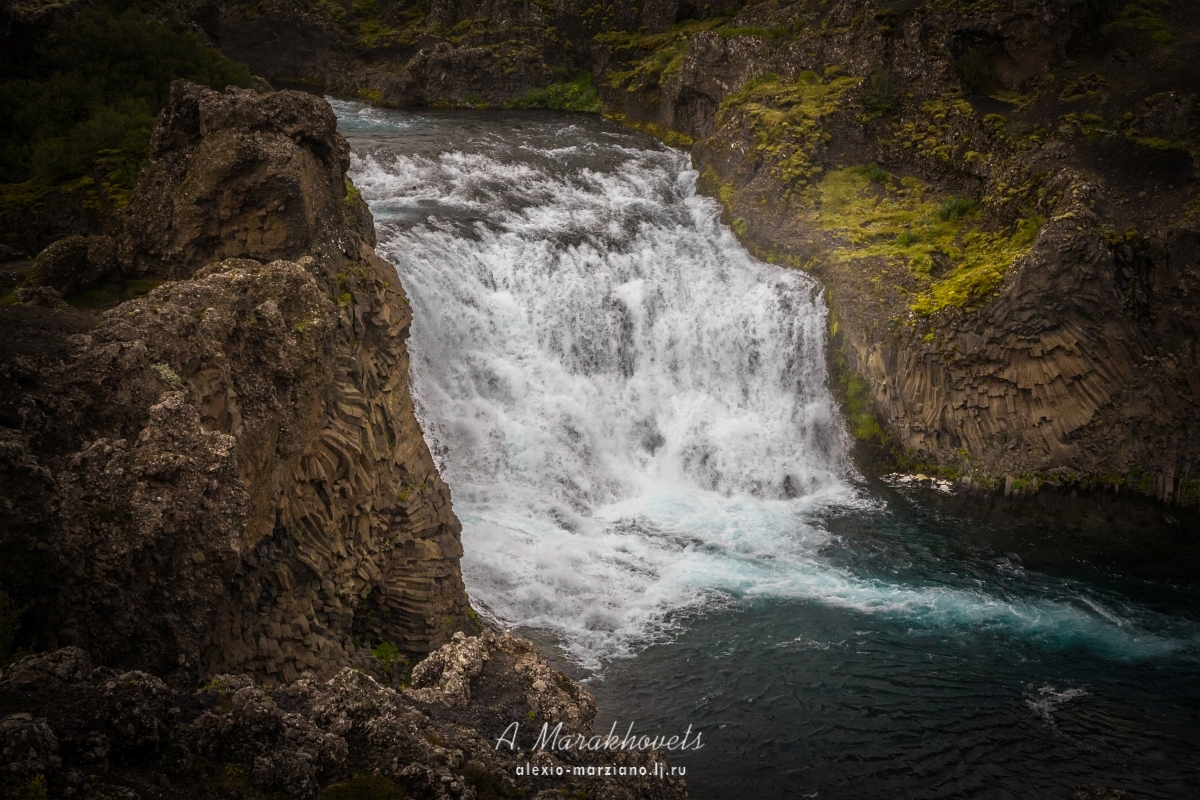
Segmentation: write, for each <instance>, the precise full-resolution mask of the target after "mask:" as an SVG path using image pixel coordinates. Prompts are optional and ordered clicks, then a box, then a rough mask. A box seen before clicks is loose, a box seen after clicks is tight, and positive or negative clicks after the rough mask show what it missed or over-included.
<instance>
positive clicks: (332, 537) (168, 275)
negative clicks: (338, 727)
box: [0, 84, 475, 682]
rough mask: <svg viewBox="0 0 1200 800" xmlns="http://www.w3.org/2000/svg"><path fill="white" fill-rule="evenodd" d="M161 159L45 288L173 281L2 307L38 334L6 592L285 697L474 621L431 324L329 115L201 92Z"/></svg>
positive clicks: (2, 459)
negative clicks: (88, 278) (115, 299)
mask: <svg viewBox="0 0 1200 800" xmlns="http://www.w3.org/2000/svg"><path fill="white" fill-rule="evenodd" d="M154 143H155V144H154V158H153V160H152V162H151V164H150V167H149V168H148V169H147V171H146V173H145V174H144V176H143V178H144V179H143V182H142V183H141V184H140V185H139V188H138V191H137V193H136V196H135V198H134V200H133V202H132V203H131V206H130V211H129V213H128V215H127V217H126V218H125V219H123V220H122V221H121V222H120V224H119V225H118V226H116V227H115V228H114V229H113V230H112V231H111V233H110V236H109V237H108V238H106V239H104V240H102V241H100V243H99V244H103V245H105V247H101V246H99V244H97V243H96V242H94V241H93V239H96V238H98V237H92V238H89V239H86V240H85V239H77V240H68V241H67V242H65V243H63V244H62V245H61V246H59V247H57V248H51V252H50V253H49V254H48V255H46V256H45V257H44V258H43V260H42V261H39V262H38V266H36V267H35V273H36V272H37V271H38V270H40V269H41V267H42V266H43V262H45V264H46V265H48V266H47V267H46V269H45V270H43V271H44V272H45V274H46V275H47V276H48V277H47V280H46V283H48V284H52V285H59V286H62V285H63V283H62V281H60V280H59V278H58V277H57V276H59V275H63V274H66V275H68V276H70V275H78V274H80V272H81V270H84V269H85V268H87V266H88V265H90V264H92V262H93V260H94V259H93V258H92V254H93V251H95V252H99V253H111V252H113V251H115V252H116V253H117V254H118V255H117V256H115V257H114V258H113V259H112V260H115V264H116V266H112V267H109V269H110V271H111V272H112V273H113V274H115V275H117V276H134V275H136V276H143V277H148V278H154V279H157V280H165V282H164V283H162V285H160V286H158V287H157V288H155V289H153V290H152V291H151V292H150V293H149V294H147V295H145V296H143V297H140V298H138V299H136V300H132V301H129V302H126V303H124V304H122V305H119V306H117V307H116V308H113V309H111V310H110V311H107V312H104V313H103V314H102V315H101V316H99V317H98V318H96V317H83V316H81V315H80V314H79V313H78V312H74V311H73V310H70V309H66V310H64V309H63V308H61V307H52V308H41V309H38V308H33V307H28V306H17V307H6V308H5V309H4V310H3V311H2V312H0V313H3V314H5V315H7V316H8V317H9V318H10V319H11V322H12V323H13V324H14V325H15V326H19V330H20V333H19V335H17V336H15V337H10V338H9V339H7V340H6V341H4V342H3V343H0V382H2V384H3V386H2V394H0V397H2V398H3V401H2V403H0V483H3V485H4V486H5V487H6V490H7V497H6V502H5V503H4V504H3V505H0V584H2V585H3V586H4V588H5V590H6V591H7V592H8V593H9V594H10V595H12V596H13V598H14V600H15V601H16V602H17V603H19V604H21V605H28V606H29V611H28V612H27V613H26V616H25V617H24V619H23V624H24V630H25V632H26V635H28V636H31V637H32V639H31V641H32V642H33V643H36V644H37V645H39V646H43V647H44V646H47V645H49V646H52V647H53V646H60V645H66V644H71V645H79V646H83V647H86V648H87V649H88V650H89V651H90V652H91V653H92V654H93V655H94V656H95V657H96V658H97V659H98V660H99V661H101V662H102V663H105V664H108V665H111V666H121V667H125V668H143V669H149V670H151V671H154V672H156V673H158V674H162V675H164V676H177V677H179V678H180V679H188V678H192V677H196V676H204V675H210V674H214V673H216V672H228V671H235V672H246V673H250V674H254V675H257V676H259V677H260V678H265V679H268V680H272V681H277V682H278V681H290V680H295V679H296V678H297V677H298V676H299V675H301V674H302V673H311V674H313V675H317V676H327V675H330V674H332V673H333V672H334V671H336V670H337V669H338V668H339V667H341V666H344V665H347V664H351V663H357V664H361V665H364V666H367V667H371V666H372V665H374V666H375V667H378V666H379V664H378V662H376V661H375V660H374V659H372V658H370V656H369V655H368V653H367V652H366V649H365V648H369V647H372V646H374V645H376V644H379V643H381V642H385V641H387V642H391V643H392V644H394V645H395V646H396V647H397V648H399V650H400V652H401V653H406V654H411V655H419V654H423V653H425V652H428V651H429V650H430V649H434V648H436V647H437V646H439V645H440V644H442V643H443V642H445V641H447V640H448V638H449V636H450V634H451V633H452V632H453V631H454V630H455V629H466V630H471V631H473V630H475V623H474V622H473V621H472V619H471V618H469V616H468V613H467V612H468V610H469V608H468V606H467V601H466V596H465V592H464V589H463V585H462V579H461V576H460V573H459V567H458V559H459V557H460V555H461V545H460V543H459V532H460V530H461V528H460V526H459V523H458V520H457V519H456V518H455V516H454V514H453V511H452V510H451V508H450V497H449V490H448V489H447V487H446V486H445V484H444V483H443V482H442V480H441V478H440V477H439V476H438V474H437V471H436V469H435V468H434V465H433V461H432V459H431V457H430V455H429V451H428V448H427V446H426V444H425V441H424V439H423V437H422V434H421V431H420V428H419V426H418V425H417V421H416V418H415V416H414V415H413V408H412V400H411V397H410V396H409V393H408V353H407V350H406V348H405V340H406V338H407V335H408V329H409V324H410V322H411V318H412V316H411V311H410V309H409V306H408V302H407V299H406V298H405V297H404V292H403V288H402V287H401V286H400V284H399V281H398V279H397V277H396V274H395V270H394V269H393V268H392V267H391V266H390V265H388V264H387V263H386V262H383V261H382V260H381V259H379V258H378V257H377V256H375V254H374V252H373V251H372V249H371V244H372V242H373V241H374V233H373V227H372V224H371V219H370V212H369V211H367V210H366V208H365V205H363V204H362V201H361V199H359V198H358V196H357V193H351V192H349V191H348V188H347V184H346V179H345V169H346V166H347V164H348V155H347V152H348V150H347V146H346V143H345V141H344V140H343V139H342V138H341V136H340V135H338V134H337V132H336V129H335V120H334V117H333V115H332V112H331V111H330V109H329V107H328V105H327V104H325V103H324V102H323V101H321V100H320V99H319V98H314V97H311V96H308V95H303V94H300V93H294V92H281V93H278V94H275V95H268V96H265V97H264V96H259V95H256V94H254V93H251V92H242V91H237V90H234V91H230V92H227V93H217V92H212V91H209V90H207V89H202V88H200V87H195V86H191V85H187V84H177V85H176V86H175V87H174V89H173V100H172V103H171V105H170V106H169V107H168V109H167V110H166V111H165V112H164V114H163V116H162V118H161V119H160V124H159V126H158V128H157V130H156V132H155V137H154ZM60 251H61V252H60ZM52 256H53V258H51V257H52ZM62 264H66V265H67V267H70V269H68V268H66V267H62V268H60V266H61V265H62ZM81 264H82V265H83V266H82V267H81V266H80V265H81ZM72 270H73V271H72ZM63 280H74V279H73V278H70V277H68V278H66V279H63ZM64 288H65V287H64ZM26 291H31V290H26ZM38 291H45V292H53V290H52V289H50V288H48V287H47V288H42V289H39V290H38ZM356 642H357V644H356Z"/></svg>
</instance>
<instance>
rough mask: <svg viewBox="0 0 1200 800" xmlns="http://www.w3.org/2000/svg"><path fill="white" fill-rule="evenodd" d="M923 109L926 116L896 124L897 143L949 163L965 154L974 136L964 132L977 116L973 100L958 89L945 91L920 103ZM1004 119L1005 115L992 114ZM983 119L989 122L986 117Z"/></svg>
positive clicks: (930, 157)
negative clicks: (970, 101)
mask: <svg viewBox="0 0 1200 800" xmlns="http://www.w3.org/2000/svg"><path fill="white" fill-rule="evenodd" d="M921 110H922V111H924V112H925V114H926V115H928V116H926V117H924V118H922V119H915V118H914V119H912V120H909V121H908V122H904V123H900V124H898V125H896V126H895V128H894V130H895V139H894V143H895V144H897V145H899V146H900V147H901V148H903V149H905V150H910V149H911V150H916V151H917V154H918V155H920V156H922V157H924V158H928V159H930V160H935V161H940V162H942V163H943V164H950V163H953V162H955V161H956V160H957V158H956V156H957V157H961V158H966V155H965V153H964V154H961V155H960V154H959V151H960V150H964V149H965V148H966V147H968V146H969V145H970V143H971V140H970V139H969V138H968V137H966V136H963V135H961V132H962V131H963V130H964V129H966V128H967V127H968V125H969V124H970V122H971V121H972V120H974V119H975V109H973V108H972V107H971V104H970V103H968V102H967V101H966V100H964V99H963V98H962V97H961V96H959V95H958V94H956V93H953V92H949V93H946V94H943V95H942V96H941V97H939V98H937V99H936V100H929V101H927V102H925V103H922V104H921ZM989 117H995V118H996V119H997V120H999V121H1000V122H1001V123H1003V122H1004V117H1001V116H1000V115H999V114H991V115H989ZM984 122H985V123H986V122H987V118H985V120H984Z"/></svg>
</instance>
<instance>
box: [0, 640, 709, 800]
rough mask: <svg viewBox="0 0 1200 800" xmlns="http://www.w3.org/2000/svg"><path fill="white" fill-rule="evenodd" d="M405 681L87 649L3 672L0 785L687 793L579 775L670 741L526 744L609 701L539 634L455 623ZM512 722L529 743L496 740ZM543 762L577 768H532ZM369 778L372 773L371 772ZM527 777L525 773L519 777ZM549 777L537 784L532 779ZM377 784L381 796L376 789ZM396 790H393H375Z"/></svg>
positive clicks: (582, 730)
mask: <svg viewBox="0 0 1200 800" xmlns="http://www.w3.org/2000/svg"><path fill="white" fill-rule="evenodd" d="M422 664H423V665H424V664H428V665H429V666H419V667H418V669H419V670H421V674H422V680H423V681H424V682H425V683H428V684H429V685H428V686H425V687H424V688H419V689H403V690H400V691H397V690H394V689H391V688H387V687H384V686H381V685H380V684H379V683H377V682H376V681H375V680H374V679H373V678H371V677H370V676H368V675H366V674H365V673H363V672H361V671H359V670H354V669H342V670H340V671H338V672H337V673H336V674H335V675H334V676H333V677H332V678H331V679H328V680H316V679H313V678H303V679H300V680H297V681H295V682H293V683H291V684H288V685H286V686H281V687H276V688H273V689H272V688H265V687H263V686H262V685H260V684H256V683H255V682H254V681H253V680H252V679H251V678H249V677H247V676H244V675H237V674H223V675H217V676H215V677H213V678H212V680H211V681H210V682H209V683H208V684H207V685H206V686H205V687H204V688H202V689H199V690H191V689H175V688H171V687H169V686H167V685H166V684H164V683H163V682H162V681H160V680H158V679H157V678H154V677H153V676H150V675H147V674H145V673H141V672H122V671H119V670H113V669H108V668H93V666H92V664H91V662H90V659H89V658H88V656H87V654H86V653H85V652H83V651H82V650H79V649H78V648H65V649H62V650H58V651H55V652H51V653H45V654H41V655H37V656H28V657H26V658H24V659H22V660H21V661H18V662H17V663H15V664H13V665H11V666H9V667H7V668H6V669H4V670H0V787H2V788H8V787H13V788H15V787H17V786H20V785H21V784H22V783H23V782H24V781H26V780H28V779H29V778H30V777H32V776H36V775H39V774H40V775H43V776H45V778H46V779H47V781H48V784H49V785H48V788H49V789H50V791H51V792H52V794H51V796H59V795H61V793H62V792H63V791H64V790H65V789H66V788H68V787H72V788H73V789H74V791H75V793H80V792H81V793H82V794H83V796H95V797H107V796H126V794H125V793H124V792H127V791H128V790H129V789H131V788H132V789H134V790H136V791H137V792H138V793H139V795H140V796H143V797H153V798H167V797H177V798H200V797H213V796H214V793H217V794H216V796H231V797H258V796H261V795H263V794H269V793H277V794H278V795H280V796H285V797H289V798H297V800H308V799H309V798H315V797H317V796H318V794H319V793H320V791H321V789H322V788H323V787H327V786H329V785H330V784H336V783H341V782H345V781H347V780H348V779H351V776H354V775H358V776H363V775H366V776H371V775H373V776H374V778H373V779H372V780H373V781H374V784H375V786H376V787H377V788H378V787H379V786H383V787H388V788H390V790H391V791H392V792H396V791H397V790H402V791H403V792H405V793H406V794H405V796H407V797H412V798H430V800H432V798H464V800H466V799H469V798H479V797H516V796H519V790H521V789H523V790H526V791H528V789H529V788H534V789H535V791H537V792H538V794H537V796H538V797H542V796H553V797H562V796H573V795H574V796H579V795H581V794H584V793H586V796H588V797H608V798H630V799H632V798H647V800H649V799H650V798H655V799H658V800H673V799H674V798H683V797H686V796H687V794H686V789H685V788H684V785H683V782H682V781H680V780H678V779H674V778H670V779H665V780H663V779H659V778H657V777H652V778H628V777H626V778H617V777H595V776H593V777H588V776H586V775H581V776H579V777H576V776H575V774H574V773H575V768H576V767H580V766H583V767H586V766H587V765H596V764H604V765H620V766H625V767H647V768H648V770H650V771H652V770H653V768H654V765H655V764H656V763H662V756H661V755H660V754H658V753H646V754H643V753H639V752H630V751H616V752H611V753H604V752H599V753H596V752H592V751H586V750H585V751H580V750H579V749H577V748H576V749H572V750H554V751H547V752H540V753H538V754H536V755H534V756H531V755H530V754H529V753H528V751H527V750H524V751H523V750H522V749H520V747H525V748H528V747H530V746H532V745H533V744H534V742H535V740H536V733H534V734H526V732H525V729H532V730H534V731H539V730H540V729H541V727H542V725H543V724H544V723H549V726H550V729H554V728H555V726H557V725H558V723H560V722H561V723H562V729H561V735H562V736H564V737H566V736H579V735H582V736H585V737H592V736H593V735H594V734H593V731H592V721H593V718H594V716H595V701H593V700H592V698H591V696H590V695H589V694H588V693H587V692H586V691H584V690H583V689H582V688H581V687H580V686H579V685H578V684H577V683H574V682H573V681H571V680H570V679H568V678H567V677H566V676H565V675H563V674H562V673H559V672H555V671H553V670H551V669H550V668H549V667H548V666H547V665H546V662H545V661H544V660H543V659H542V658H541V656H540V655H538V653H537V651H536V650H535V649H534V647H533V646H532V645H531V644H529V643H528V642H525V641H522V640H520V639H514V638H513V637H511V636H509V635H507V634H503V635H497V634H494V633H492V632H490V631H488V632H485V633H484V634H482V635H481V636H479V637H465V636H463V635H462V634H461V633H460V634H457V635H456V636H455V638H454V640H453V641H452V642H450V643H449V644H447V645H445V646H443V647H442V648H440V649H439V650H437V651H435V652H434V653H433V654H432V655H431V656H430V657H429V658H428V659H427V661H426V662H422ZM513 722H519V723H520V724H521V726H522V733H521V734H520V735H519V736H518V743H519V745H520V747H518V749H515V750H513V749H510V748H508V747H507V746H501V747H497V746H496V742H497V740H498V739H499V738H500V737H501V736H502V735H503V734H504V732H505V730H506V729H507V728H508V727H509V726H510V725H511V723H513ZM527 760H532V761H533V762H534V763H537V764H538V765H539V766H542V767H547V768H550V769H552V770H554V771H555V772H557V768H558V767H563V772H564V775H563V777H558V776H557V775H555V776H553V777H548V778H540V779H521V778H519V777H517V775H516V767H517V766H518V765H519V764H524V763H525V762H526V761H527ZM358 780H359V781H360V782H361V781H362V780H363V778H361V777H360V778H359V779H358ZM518 781H521V783H520V784H519V783H518ZM534 781H536V782H534ZM363 796H368V795H363ZM369 796H391V795H385V794H380V795H369Z"/></svg>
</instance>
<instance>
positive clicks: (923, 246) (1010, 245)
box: [813, 167, 1044, 316]
mask: <svg viewBox="0 0 1200 800" xmlns="http://www.w3.org/2000/svg"><path fill="white" fill-rule="evenodd" d="M871 174H872V170H871V168H870V167H852V168H850V169H843V170H838V171H836V172H831V173H829V175H827V176H826V177H825V179H824V180H823V181H821V183H820V185H819V187H818V197H817V199H816V206H815V208H814V212H813V213H814V216H815V221H816V224H817V225H819V226H820V227H821V228H823V229H825V230H828V231H832V232H836V233H837V234H839V238H840V239H841V242H842V244H841V246H839V247H837V248H836V249H834V250H833V252H832V253H831V254H830V256H831V258H833V259H836V260H840V261H858V260H861V259H866V258H873V257H874V258H883V259H885V260H886V261H888V262H894V263H900V264H903V265H905V266H907V267H908V269H909V271H910V273H911V275H912V277H913V279H914V281H915V282H916V284H917V286H918V287H919V291H918V292H917V293H916V295H915V296H914V298H913V300H912V302H911V304H910V307H911V309H912V311H913V312H914V313H916V314H917V315H918V316H928V315H930V314H933V313H936V312H938V311H940V310H942V309H944V308H948V307H955V308H972V307H974V306H976V305H978V304H979V303H981V302H982V301H983V300H984V298H986V297H987V296H988V295H990V294H991V293H992V292H993V291H995V289H996V287H997V286H999V285H1000V281H1001V280H1003V278H1004V274H1005V272H1006V271H1007V270H1008V267H1009V266H1011V265H1012V263H1013V262H1014V261H1015V260H1016V259H1017V258H1019V257H1021V256H1023V255H1025V254H1026V253H1027V252H1029V249H1030V247H1031V246H1032V244H1033V241H1034V239H1035V238H1036V237H1037V234H1038V231H1039V230H1040V229H1041V226H1042V223H1043V222H1044V219H1043V218H1042V217H1040V216H1038V215H1036V214H1033V213H1028V214H1026V215H1025V216H1024V217H1023V218H1022V219H1020V220H1019V221H1018V222H1017V223H1016V224H1015V225H1014V226H1013V228H1012V229H1011V230H1009V231H1000V232H989V231H986V230H984V229H983V227H982V224H981V219H980V217H981V214H980V206H979V204H978V203H977V202H976V201H974V200H969V199H962V198H949V199H947V200H945V201H943V202H940V203H939V202H937V201H935V200H932V199H927V198H926V197H925V190H924V187H923V186H922V184H921V182H920V181H918V180H917V179H915V178H903V179H900V180H895V179H890V180H889V181H887V183H886V184H882V185H881V184H879V183H874V184H873V183H872V180H871V177H870V176H871Z"/></svg>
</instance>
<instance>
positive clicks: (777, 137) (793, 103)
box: [717, 71, 862, 194]
mask: <svg viewBox="0 0 1200 800" xmlns="http://www.w3.org/2000/svg"><path fill="white" fill-rule="evenodd" d="M861 82H862V79H861V78H856V77H850V76H838V77H834V78H831V79H830V80H829V81H822V80H821V78H820V77H819V76H818V75H817V74H816V73H814V72H807V71H806V72H802V73H800V76H799V77H798V78H796V80H794V81H789V80H786V79H784V78H781V77H779V76H778V75H764V76H763V77H761V78H755V79H753V80H750V81H747V83H746V84H745V86H743V87H742V88H741V90H740V91H738V92H736V93H735V94H733V95H731V96H730V97H728V98H727V99H726V100H725V101H724V102H723V103H721V108H720V110H719V111H718V115H717V126H718V127H721V126H723V125H725V124H729V123H736V122H739V121H744V122H745V123H747V124H748V125H749V127H750V130H751V131H752V132H753V133H754V140H755V141H754V155H755V156H756V158H757V160H758V161H759V162H760V163H771V164H772V165H773V167H772V168H773V172H774V174H775V176H776V177H777V178H779V180H780V181H782V182H783V184H784V185H785V186H786V187H787V190H788V192H789V194H790V193H791V192H793V191H795V190H797V189H800V188H803V187H805V186H808V185H809V184H810V183H811V182H813V181H814V180H815V179H816V177H817V176H818V175H819V174H820V173H821V167H819V166H817V165H816V164H814V163H813V159H812V156H813V153H814V151H815V150H816V149H817V148H818V147H819V146H821V145H823V144H824V143H825V142H827V141H828V140H829V134H828V133H827V132H826V131H825V130H823V129H822V127H821V124H820V122H821V120H822V119H823V118H824V117H826V116H828V115H830V114H832V113H833V112H834V111H836V110H837V109H838V108H839V107H840V106H841V98H842V96H843V95H844V94H845V93H846V92H847V91H849V90H850V89H853V88H854V87H855V86H858V85H859V83H861Z"/></svg>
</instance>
